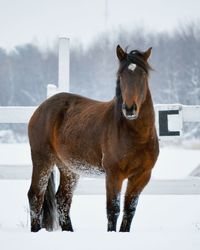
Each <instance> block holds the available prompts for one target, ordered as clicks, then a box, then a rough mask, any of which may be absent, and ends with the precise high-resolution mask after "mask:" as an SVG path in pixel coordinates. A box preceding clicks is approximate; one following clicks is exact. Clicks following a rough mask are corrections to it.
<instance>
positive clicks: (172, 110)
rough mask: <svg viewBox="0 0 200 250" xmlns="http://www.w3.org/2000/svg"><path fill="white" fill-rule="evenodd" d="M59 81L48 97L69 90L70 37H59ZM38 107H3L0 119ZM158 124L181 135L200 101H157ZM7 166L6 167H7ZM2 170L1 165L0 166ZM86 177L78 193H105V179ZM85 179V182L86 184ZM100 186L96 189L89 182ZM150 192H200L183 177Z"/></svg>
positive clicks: (198, 183) (23, 118) (155, 183)
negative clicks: (170, 102) (184, 125)
mask: <svg viewBox="0 0 200 250" xmlns="http://www.w3.org/2000/svg"><path fill="white" fill-rule="evenodd" d="M58 63H59V67H58V68H59V76H58V79H59V82H58V86H55V85H52V84H50V85H48V88H47V97H49V96H51V95H53V94H55V93H59V92H62V91H69V65H70V64H69V39H67V38H60V41H59V62H58ZM36 108H37V107H23V106H20V107H19V106H18V107H16V106H14V107H0V123H28V121H29V119H30V117H31V115H32V114H33V112H34V110H35V109H36ZM155 114H156V127H157V131H158V135H159V138H160V139H161V140H168V139H169V138H172V137H180V136H182V128H183V122H200V105H197V106H187V105H181V104H165V105H164V104H162V105H160V104H159V105H155ZM6 167H7V169H6V171H4V174H0V178H1V177H2V178H8V179H9V178H10V179H12V176H13V175H12V171H15V172H16V167H15V166H13V167H12V166H11V167H10V168H9V166H6ZM4 169H5V168H4ZM0 170H1V168H0ZM18 173H19V174H18V175H16V174H15V178H17V179H26V178H28V177H29V178H30V173H31V166H21V167H18ZM86 180H87V179H85V180H83V181H82V182H81V184H80V186H79V187H81V188H79V189H78V190H79V191H78V193H83V194H84V193H87V194H89V193H91V194H93V192H95V193H103V192H104V191H103V190H104V188H102V185H103V182H102V180H99V179H95V180H90V181H89V180H87V181H86ZM83 183H84V184H83ZM94 183H95V186H96V187H97V188H96V189H95V191H93V189H92V188H90V187H89V186H88V185H94ZM144 193H147V194H200V180H199V179H184V180H152V181H150V183H149V185H148V186H147V187H146V188H145V191H144Z"/></svg>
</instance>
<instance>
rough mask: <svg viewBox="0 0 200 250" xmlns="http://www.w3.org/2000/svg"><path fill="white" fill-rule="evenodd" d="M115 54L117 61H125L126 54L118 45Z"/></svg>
mask: <svg viewBox="0 0 200 250" xmlns="http://www.w3.org/2000/svg"><path fill="white" fill-rule="evenodd" d="M116 53H117V57H118V59H119V60H120V61H122V60H123V59H125V57H126V52H124V51H123V49H122V48H121V47H120V46H119V44H118V45H117V48H116Z"/></svg>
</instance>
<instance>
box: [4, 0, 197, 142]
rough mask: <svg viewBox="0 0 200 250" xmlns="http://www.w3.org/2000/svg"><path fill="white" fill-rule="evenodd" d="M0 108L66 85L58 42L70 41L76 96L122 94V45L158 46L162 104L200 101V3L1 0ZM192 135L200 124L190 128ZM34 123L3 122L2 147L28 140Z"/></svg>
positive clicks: (155, 76)
mask: <svg viewBox="0 0 200 250" xmlns="http://www.w3.org/2000/svg"><path fill="white" fill-rule="evenodd" d="M0 6H1V8H0V32H1V35H0V106H12V105H19V106H35V105H39V104H40V103H41V102H42V101H44V100H45V99H46V91H47V84H50V83H53V84H57V82H58V38H59V37H60V36H65V37H69V38H70V46H71V48H70V91H71V92H74V93H77V94H81V95H84V96H88V97H90V98H94V99H99V100H110V99H112V98H113V97H114V95H115V84H116V71H117V65H118V62H117V58H116V54H115V48H116V46H117V44H120V45H121V46H122V47H124V48H127V49H128V51H129V50H132V49H139V50H146V49H147V48H148V47H151V46H152V47H153V53H152V57H151V59H150V64H151V66H152V67H153V69H154V70H153V71H152V72H151V76H150V88H151V91H152V95H153V99H154V103H181V104H192V105H196V104H200V67H199V65H200V12H199V9H200V2H199V1H198V0H192V1H191V0H168V1H162V0H151V1H147V0H140V1H135V0H123V1H122V0H84V1H81V0H73V1H72V0H57V1H55V0H34V1H33V0H18V1H14V0H0ZM184 126H185V131H186V133H185V135H184V136H185V138H196V137H197V136H199V134H200V133H199V129H200V128H199V127H200V126H199V124H194V123H193V124H190V125H187V124H185V125H184ZM26 140H27V137H26V125H22V124H0V142H22V141H26Z"/></svg>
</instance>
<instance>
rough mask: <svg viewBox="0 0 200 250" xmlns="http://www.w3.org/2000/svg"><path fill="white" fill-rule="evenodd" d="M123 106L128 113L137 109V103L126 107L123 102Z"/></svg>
mask: <svg viewBox="0 0 200 250" xmlns="http://www.w3.org/2000/svg"><path fill="white" fill-rule="evenodd" d="M123 108H124V109H125V110H126V112H130V113H133V112H134V111H137V105H136V104H135V103H134V104H133V105H132V106H130V107H128V106H127V105H126V104H123Z"/></svg>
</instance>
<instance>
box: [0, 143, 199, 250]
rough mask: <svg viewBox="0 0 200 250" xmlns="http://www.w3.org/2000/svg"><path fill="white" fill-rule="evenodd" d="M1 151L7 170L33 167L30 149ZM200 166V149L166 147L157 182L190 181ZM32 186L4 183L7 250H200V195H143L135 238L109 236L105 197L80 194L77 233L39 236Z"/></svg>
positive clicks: (2, 232) (0, 228)
mask: <svg viewBox="0 0 200 250" xmlns="http://www.w3.org/2000/svg"><path fill="white" fill-rule="evenodd" d="M0 152H1V159H0V165H1V166H2V165H4V164H11V165H12V164H16V165H20V164H22V165H29V164H30V155H29V149H28V146H27V145H26V144H21V145H20V146H19V145H18V146H17V145H14V144H13V145H5V144H4V145H0ZM10 155H12V157H10ZM199 164H200V150H199V149H196V150H192V149H183V148H176V147H167V148H161V153H160V157H159V160H158V162H157V165H156V167H155V170H154V173H153V178H165V179H170V178H174V179H177V178H187V176H188V175H189V174H190V173H191V172H192V171H193V170H194V169H195V168H196V167H197V166H198V165H199ZM29 185H30V180H3V179H1V180H0V197H1V203H0V249H1V250H7V249H9V250H11V249H21V250H23V249H25V250H27V249H29V250H33V249H34V250H35V249H48V250H51V249H52V250H53V249H54V250H55V249H70V250H72V249H74V250H79V249H80V250H90V249H94V250H100V249H101V250H104V249H105V250H107V249H115V250H118V249H119V250H123V249H141V250H146V249H150V250H151V249H152V250H157V249H159V250H160V249H162V250H165V249H166V250H167V249H168V250H169V249H171V250H173V249H174V250H177V249H181V250H199V249H200V195H141V198H140V200H139V204H138V208H137V212H136V215H135V219H134V221H133V224H132V230H131V232H130V233H107V232H106V210H105V196H104V195H76V196H74V199H73V204H72V210H71V217H72V222H73V226H74V230H75V232H74V233H68V232H61V231H59V230H58V231H56V232H51V233H49V232H46V231H45V230H41V231H40V232H39V233H36V234H35V233H30V231H29V226H30V225H29V224H30V222H29V214H28V203H27V197H26V193H27V190H28V187H29ZM119 222H120V220H119ZM118 224H120V223H118ZM118 226H119V225H118Z"/></svg>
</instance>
